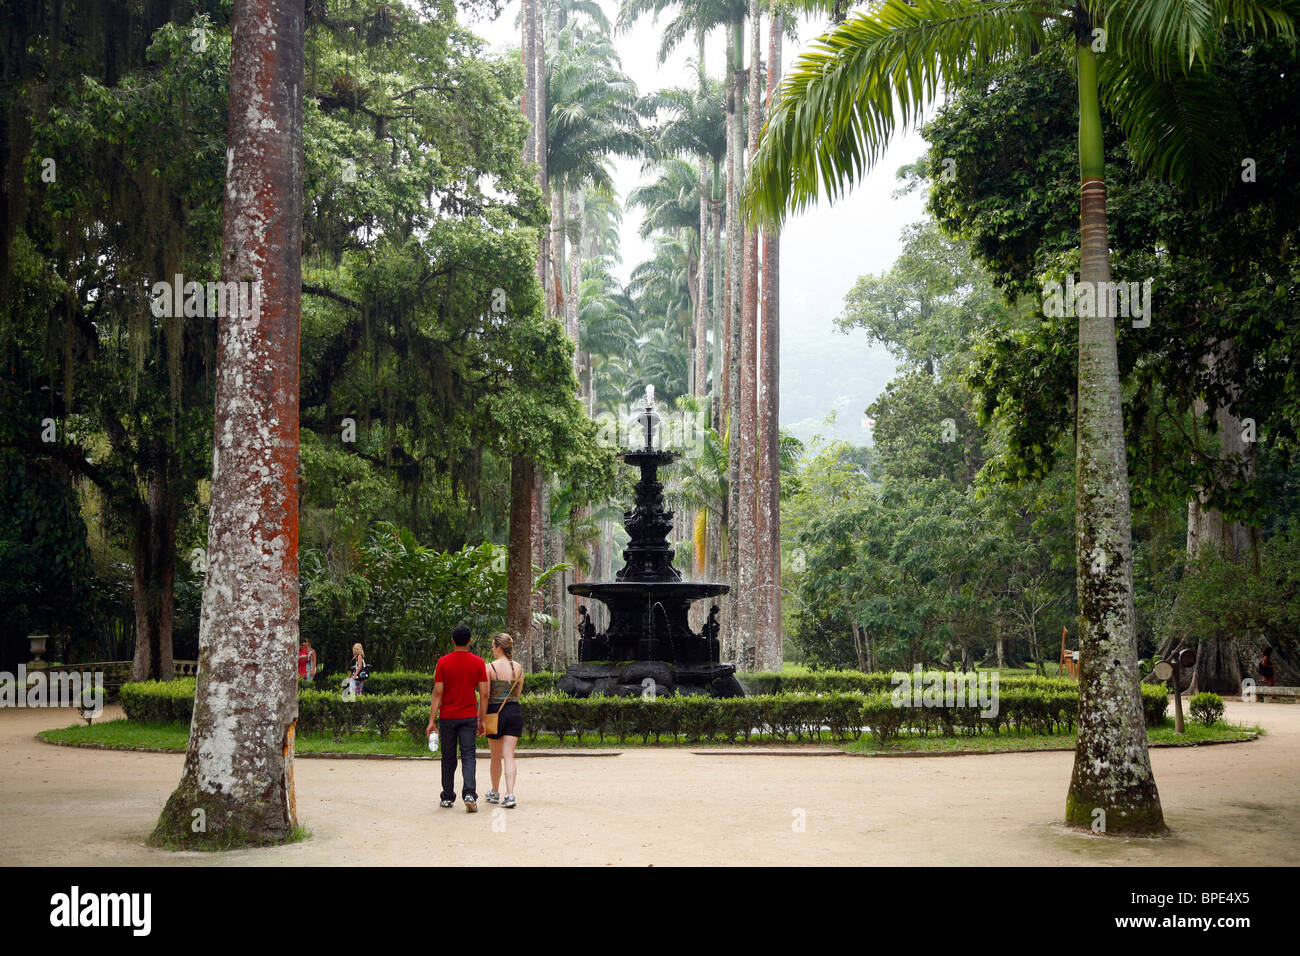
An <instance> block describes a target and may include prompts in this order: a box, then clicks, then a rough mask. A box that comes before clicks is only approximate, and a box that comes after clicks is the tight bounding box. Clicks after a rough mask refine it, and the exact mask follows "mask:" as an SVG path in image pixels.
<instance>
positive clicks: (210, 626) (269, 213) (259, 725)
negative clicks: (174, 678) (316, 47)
mask: <svg viewBox="0 0 1300 956" xmlns="http://www.w3.org/2000/svg"><path fill="white" fill-rule="evenodd" d="M302 78H303V0H264V2H258V3H254V2H252V0H236V3H235V7H234V14H233V37H232V42H231V64H230V111H229V127H228V132H227V150H226V186H225V203H224V209H223V221H222V280H223V281H227V282H231V281H234V282H247V283H260V286H256V285H255V286H253V288H254V289H259V290H260V295H254V296H250V298H251V299H252V301H254V302H255V303H257V304H256V305H255V306H254V308H253V309H251V310H250V313H249V314H246V313H245V312H243V311H242V310H240V309H238V308H235V309H232V310H230V314H226V315H222V316H220V317H219V318H218V332H217V335H218V358H217V383H216V415H215V440H214V449H213V456H212V508H211V513H210V518H209V529H208V556H207V558H208V560H207V575H206V578H205V581H204V589H203V613H202V617H201V619H200V623H199V677H198V687H197V691H196V694H195V699H194V717H193V720H192V723H191V726H190V739H189V746H188V748H187V750H186V754H185V770H184V773H183V776H182V778H181V782H180V785H179V786H178V787H177V789H176V791H175V792H174V793H173V794H172V795H171V797H170V799H169V800H168V801H167V805H166V807H165V808H164V809H163V812H162V816H161V817H160V819H159V821H158V826H157V828H156V829H155V831H154V834H153V839H154V841H155V842H156V843H161V844H163V845H168V846H181V847H190V846H199V847H205V846H206V847H231V846H239V845H247V844H263V843H275V842H281V841H283V840H285V839H288V838H290V837H291V836H292V835H293V832H294V829H295V828H296V827H297V819H296V815H295V811H294V805H295V804H294V796H293V733H292V732H293V726H294V724H295V721H296V719H297V716H298V694H297V669H296V666H295V665H296V651H297V646H298V386H299V381H298V336H299V324H300V319H301V315H300V307H301V289H302V261H301V249H302Z"/></svg>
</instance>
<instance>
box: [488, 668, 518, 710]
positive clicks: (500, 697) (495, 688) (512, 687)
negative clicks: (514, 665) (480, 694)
mask: <svg viewBox="0 0 1300 956" xmlns="http://www.w3.org/2000/svg"><path fill="white" fill-rule="evenodd" d="M497 670H498V667H497V666H496V665H495V664H493V666H492V672H493V673H494V674H495V673H496V672H497ZM500 670H501V672H502V673H506V669H505V668H504V667H502V668H500ZM522 676H523V675H520V677H516V678H515V679H514V680H510V679H506V680H496V679H495V678H493V679H492V681H491V682H490V683H489V684H488V713H492V712H493V711H495V710H497V708H499V707H501V706H502V705H504V704H505V702H506V699H507V695H509V699H510V700H513V701H515V702H516V703H517V702H518V701H519V692H520V691H521V690H522V689H523V686H524V682H523V680H521V679H520V678H521V677H522Z"/></svg>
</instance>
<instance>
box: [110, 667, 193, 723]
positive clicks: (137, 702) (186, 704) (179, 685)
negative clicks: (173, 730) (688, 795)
mask: <svg viewBox="0 0 1300 956" xmlns="http://www.w3.org/2000/svg"><path fill="white" fill-rule="evenodd" d="M194 687H195V678H193V677H184V678H181V679H180V680H171V681H141V682H137V683H127V684H123V685H122V691H121V700H122V710H124V711H125V712H126V718H127V720H131V721H134V722H136V723H140V724H171V723H184V724H187V725H188V724H189V722H190V719H191V718H192V717H193V716H194Z"/></svg>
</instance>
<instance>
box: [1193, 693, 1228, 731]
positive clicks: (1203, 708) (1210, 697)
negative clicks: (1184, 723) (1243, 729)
mask: <svg viewBox="0 0 1300 956" xmlns="http://www.w3.org/2000/svg"><path fill="white" fill-rule="evenodd" d="M1191 708H1192V717H1194V718H1195V719H1196V720H1199V721H1200V722H1201V723H1202V724H1204V725H1205V726H1206V727H1213V726H1214V725H1215V724H1216V723H1218V722H1219V721H1220V720H1222V719H1223V698H1222V697H1220V696H1219V695H1218V694H1212V693H1210V692H1209V691H1203V692H1202V693H1199V694H1197V695H1196V696H1195V697H1193V698H1192V701H1191Z"/></svg>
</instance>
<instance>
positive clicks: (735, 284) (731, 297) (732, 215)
mask: <svg viewBox="0 0 1300 956" xmlns="http://www.w3.org/2000/svg"><path fill="white" fill-rule="evenodd" d="M744 35H745V23H744V18H743V17H742V18H741V19H739V20H736V21H733V22H732V24H731V27H730V33H729V36H730V39H729V42H728V47H727V49H728V52H729V53H730V56H729V62H728V71H729V72H728V92H727V355H726V366H727V368H726V374H727V381H726V392H725V395H724V402H725V404H726V416H725V425H724V427H725V428H726V431H727V434H728V436H729V441H728V455H727V475H728V494H727V499H728V505H727V584H728V585H730V587H731V591H730V592H729V594H728V601H727V603H728V605H729V606H730V608H731V613H730V614H729V615H728V618H729V626H728V627H727V628H726V632H725V633H726V635H727V640H728V642H729V648H730V651H731V655H732V656H735V655H736V654H737V652H738V649H739V648H740V647H742V646H743V644H742V643H741V642H742V641H743V635H742V631H741V627H740V619H739V615H740V600H741V586H740V563H739V557H740V555H739V551H740V549H739V547H738V546H737V543H738V542H737V536H738V533H737V526H738V523H739V522H740V521H741V520H743V519H742V517H741V516H742V509H741V506H740V497H739V496H740V483H741V470H742V465H741V462H742V457H741V447H742V441H741V439H740V434H739V433H740V427H741V421H740V401H741V397H740V363H741V349H742V342H741V322H742V318H741V308H740V306H741V288H740V286H741V281H742V278H743V258H744V244H745V243H744V238H743V236H742V234H741V226H740V183H741V177H742V176H743V175H744V158H743V155H742V154H743V152H744V149H745V127H744V122H745V113H744V96H745V78H744V68H745V40H744Z"/></svg>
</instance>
